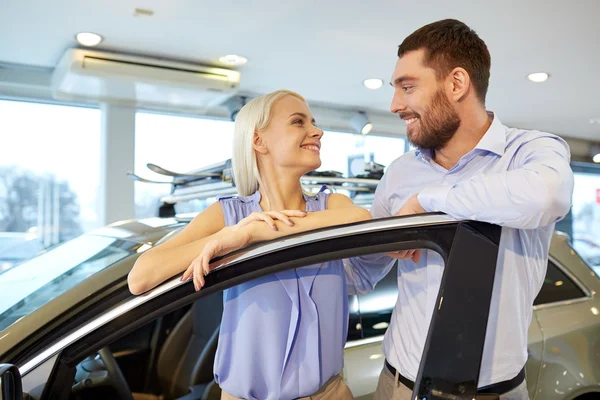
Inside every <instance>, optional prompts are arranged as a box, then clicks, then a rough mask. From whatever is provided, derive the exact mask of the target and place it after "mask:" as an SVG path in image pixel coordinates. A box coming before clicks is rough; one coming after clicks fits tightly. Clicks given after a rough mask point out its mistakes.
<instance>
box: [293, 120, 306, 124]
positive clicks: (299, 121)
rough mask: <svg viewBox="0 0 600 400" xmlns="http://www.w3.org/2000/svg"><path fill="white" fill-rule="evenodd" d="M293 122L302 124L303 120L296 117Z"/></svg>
mask: <svg viewBox="0 0 600 400" xmlns="http://www.w3.org/2000/svg"><path fill="white" fill-rule="evenodd" d="M294 124H300V125H302V124H304V121H303V120H301V119H297V120H295V121H294Z"/></svg>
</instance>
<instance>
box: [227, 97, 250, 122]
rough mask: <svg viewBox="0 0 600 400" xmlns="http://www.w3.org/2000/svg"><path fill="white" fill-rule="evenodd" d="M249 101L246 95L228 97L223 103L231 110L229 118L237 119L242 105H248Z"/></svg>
mask: <svg viewBox="0 0 600 400" xmlns="http://www.w3.org/2000/svg"><path fill="white" fill-rule="evenodd" d="M247 101H248V98H247V97H245V96H233V97H230V98H229V99H227V100H226V101H225V102H224V103H223V105H224V106H225V108H227V111H228V112H229V119H231V120H232V121H235V118H236V117H237V115H238V113H239V112H240V110H241V109H242V107H244V106H245V105H246V102H247Z"/></svg>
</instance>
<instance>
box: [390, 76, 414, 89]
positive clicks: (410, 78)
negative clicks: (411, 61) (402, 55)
mask: <svg viewBox="0 0 600 400" xmlns="http://www.w3.org/2000/svg"><path fill="white" fill-rule="evenodd" d="M415 80H417V78H415V77H414V76H408V75H402V76H400V77H398V78H396V79H395V80H394V81H393V82H390V85H391V86H392V87H396V86H398V85H401V84H402V83H404V82H406V81H415Z"/></svg>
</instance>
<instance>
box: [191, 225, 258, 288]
mask: <svg viewBox="0 0 600 400" xmlns="http://www.w3.org/2000/svg"><path fill="white" fill-rule="evenodd" d="M249 242H250V234H249V231H248V229H234V227H233V226H229V227H225V228H223V229H221V230H220V231H219V232H217V233H215V234H214V235H213V239H212V240H209V241H208V242H207V243H206V244H205V245H204V248H203V249H202V252H201V253H200V255H199V256H198V257H196V258H195V259H194V260H193V261H192V263H191V264H190V266H189V267H188V268H187V270H186V271H185V272H184V273H183V275H182V276H181V280H182V281H187V280H188V279H190V278H193V280H194V288H196V290H200V288H201V287H203V286H204V277H205V276H206V275H207V274H208V272H209V270H210V267H209V264H210V260H212V259H213V258H215V257H218V256H222V255H224V254H228V253H231V252H232V251H236V250H238V249H241V248H243V247H244V246H246V245H247V244H248V243H249Z"/></svg>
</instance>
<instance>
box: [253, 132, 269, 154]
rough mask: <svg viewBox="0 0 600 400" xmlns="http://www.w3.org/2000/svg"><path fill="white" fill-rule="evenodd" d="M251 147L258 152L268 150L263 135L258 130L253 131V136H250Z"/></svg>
mask: <svg viewBox="0 0 600 400" xmlns="http://www.w3.org/2000/svg"><path fill="white" fill-rule="evenodd" d="M252 147H253V148H254V151H256V152H257V153H259V154H267V153H268V151H269V150H268V148H267V143H265V141H264V139H263V137H262V136H261V135H260V133H258V132H254V137H253V138H252Z"/></svg>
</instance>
